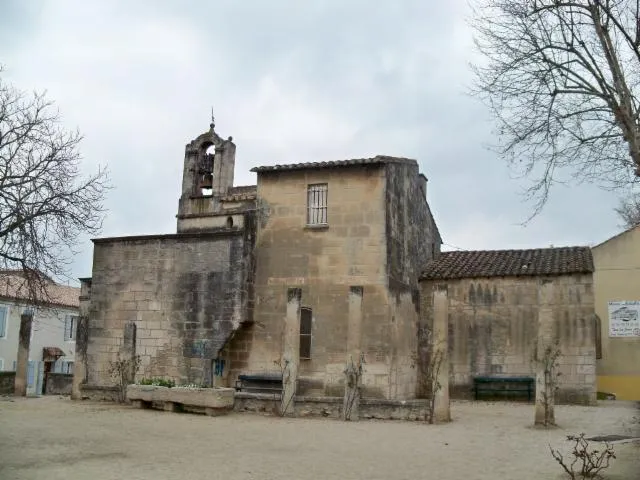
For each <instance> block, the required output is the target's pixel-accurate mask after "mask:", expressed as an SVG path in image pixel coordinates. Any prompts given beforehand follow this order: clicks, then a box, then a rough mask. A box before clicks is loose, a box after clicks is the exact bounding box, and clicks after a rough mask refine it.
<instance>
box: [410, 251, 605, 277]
mask: <svg viewBox="0 0 640 480" xmlns="http://www.w3.org/2000/svg"><path fill="white" fill-rule="evenodd" d="M590 272H593V258H592V256H591V249H590V248H589V247H559V248H536V249H531V250H480V251H459V252H442V253H441V254H440V255H439V256H438V258H437V259H435V260H432V261H431V262H429V263H428V264H427V265H426V268H425V271H424V273H423V274H422V277H421V278H422V279H425V280H452V279H456V278H473V277H512V276H535V275H563V274H570V273H590Z"/></svg>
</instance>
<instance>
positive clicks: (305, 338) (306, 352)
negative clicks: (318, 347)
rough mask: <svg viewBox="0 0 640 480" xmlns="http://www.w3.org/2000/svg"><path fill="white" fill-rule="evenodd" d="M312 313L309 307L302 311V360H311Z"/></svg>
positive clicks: (303, 308)
mask: <svg viewBox="0 0 640 480" xmlns="http://www.w3.org/2000/svg"><path fill="white" fill-rule="evenodd" d="M312 313H313V312H312V311H311V309H310V308H308V307H302V308H301V309H300V359H302V360H310V359H311V323H312V321H311V319H312Z"/></svg>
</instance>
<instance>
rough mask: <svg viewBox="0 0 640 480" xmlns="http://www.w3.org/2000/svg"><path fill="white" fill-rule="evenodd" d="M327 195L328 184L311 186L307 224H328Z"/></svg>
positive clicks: (308, 190)
mask: <svg viewBox="0 0 640 480" xmlns="http://www.w3.org/2000/svg"><path fill="white" fill-rule="evenodd" d="M327 194H328V186H327V184H326V183H318V184H315V185H309V187H308V188H307V224H308V225H325V224H326V223H327Z"/></svg>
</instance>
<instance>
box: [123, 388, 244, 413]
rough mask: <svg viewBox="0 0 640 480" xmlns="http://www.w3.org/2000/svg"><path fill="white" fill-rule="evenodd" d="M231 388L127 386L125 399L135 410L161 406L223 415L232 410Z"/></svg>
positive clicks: (175, 409) (169, 410) (168, 408)
mask: <svg viewBox="0 0 640 480" xmlns="http://www.w3.org/2000/svg"><path fill="white" fill-rule="evenodd" d="M234 394H235V390H234V389H233V388H219V387H218V388H181V387H173V388H169V387H157V386H154V385H129V386H128V387H127V399H128V400H129V401H130V402H131V403H132V404H133V406H134V407H137V408H151V407H153V406H154V404H155V405H158V404H162V406H163V409H164V410H165V411H168V412H175V411H178V410H181V409H187V410H192V409H196V410H203V411H204V413H205V414H207V415H210V416H217V415H224V414H226V413H228V412H230V411H232V410H233V401H234Z"/></svg>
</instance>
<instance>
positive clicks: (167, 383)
mask: <svg viewBox="0 0 640 480" xmlns="http://www.w3.org/2000/svg"><path fill="white" fill-rule="evenodd" d="M139 385H153V386H155V387H169V388H173V387H175V386H176V382H174V381H173V380H171V379H169V380H167V379H164V378H143V379H142V380H140V382H139Z"/></svg>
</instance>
